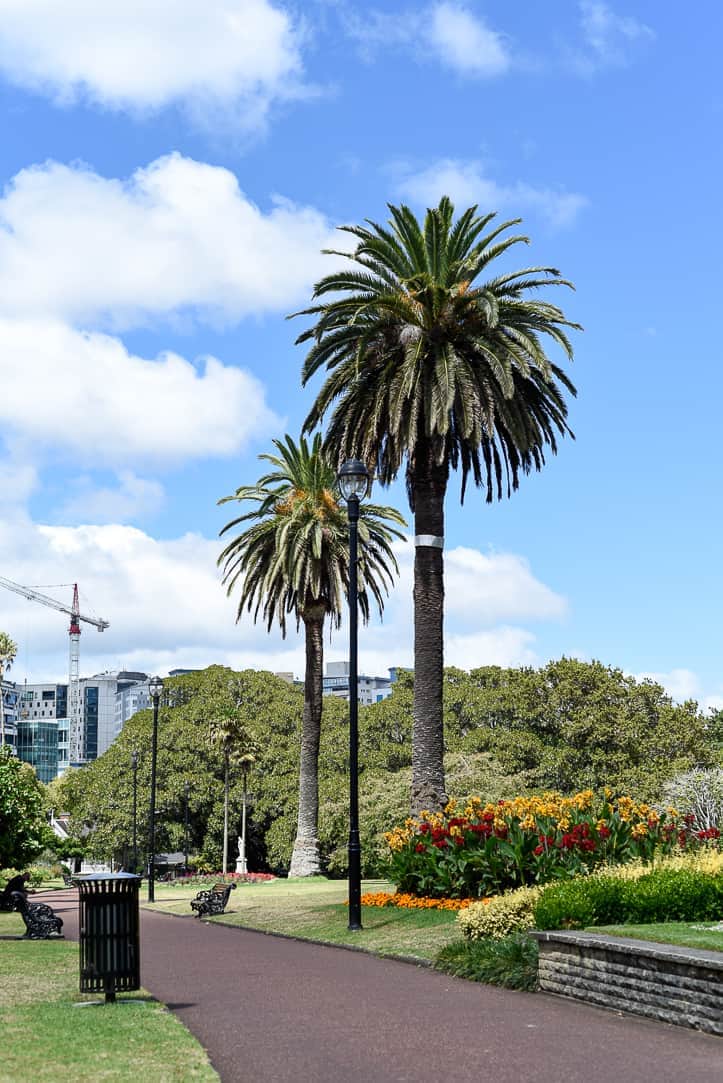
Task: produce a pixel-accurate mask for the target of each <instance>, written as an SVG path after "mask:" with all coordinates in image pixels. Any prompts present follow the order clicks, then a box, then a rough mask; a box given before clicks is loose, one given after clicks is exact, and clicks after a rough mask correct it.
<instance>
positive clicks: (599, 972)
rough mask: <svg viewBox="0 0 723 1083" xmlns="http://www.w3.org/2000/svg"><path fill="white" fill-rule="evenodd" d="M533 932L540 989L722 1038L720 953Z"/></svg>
mask: <svg viewBox="0 0 723 1083" xmlns="http://www.w3.org/2000/svg"><path fill="white" fill-rule="evenodd" d="M532 935H533V936H534V937H535V939H536V940H537V941H538V944H539V947H540V964H539V981H540V989H542V990H543V992H546V993H558V994H560V995H561V996H568V997H574V998H575V999H577V1000H586V1001H588V1002H590V1003H592V1004H598V1005H599V1006H600V1007H604V1008H612V1009H615V1010H617V1011H623V1012H632V1013H634V1014H636V1015H645V1016H648V1017H649V1018H651V1019H659V1020H661V1021H662V1022H665V1023H675V1024H677V1025H678V1026H684V1027H694V1028H696V1029H697V1030H704V1031H706V1032H707V1033H709V1034H720V1035H722V1036H723V953H721V952H715V951H698V950H696V949H694V948H679V947H674V946H673V945H669V944H654V943H652V942H650V941H645V940H628V939H626V938H624V937H616V936H603V935H599V934H596V933H578V932H568V931H558V932H533V933H532Z"/></svg>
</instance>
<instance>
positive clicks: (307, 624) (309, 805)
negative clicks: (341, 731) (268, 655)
mask: <svg viewBox="0 0 723 1083" xmlns="http://www.w3.org/2000/svg"><path fill="white" fill-rule="evenodd" d="M325 615H326V614H325V609H324V607H323V606H321V605H315V606H308V607H307V608H306V609H305V610H304V612H303V614H302V619H303V621H304V631H305V634H306V672H305V674H304V716H303V721H302V726H301V762H300V765H299V818H298V822H297V827H296V840H295V842H294V850H293V853H292V855H291V865H290V866H289V876H316V875H318V873H320V872H321V864H320V861H319V742H320V740H321V701H322V691H323V681H322V673H323V665H324V617H325Z"/></svg>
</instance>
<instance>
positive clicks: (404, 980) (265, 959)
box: [53, 892, 723, 1083]
mask: <svg viewBox="0 0 723 1083" xmlns="http://www.w3.org/2000/svg"><path fill="white" fill-rule="evenodd" d="M53 906H54V908H55V909H56V911H57V912H58V913H60V914H61V915H62V917H63V920H64V922H65V929H64V931H65V933H66V935H67V936H69V937H76V936H77V927H78V925H77V899H76V898H75V893H74V892H67V893H66V892H63V893H62V894H61V893H56V894H55V896H54V899H53ZM141 938H142V939H141V977H142V981H143V985H144V986H145V988H146V989H148V990H149V991H150V992H151V993H153V995H154V996H156V997H158V999H159V1000H162V1001H164V1002H165V1003H166V1004H168V1006H169V1008H171V1009H172V1010H173V1011H174V1012H175V1013H176V1014H177V1015H178V1016H179V1018H180V1019H182V1020H183V1022H184V1023H185V1025H186V1026H187V1027H188V1028H189V1030H191V1031H192V1032H193V1033H194V1034H195V1035H196V1037H197V1038H198V1039H199V1040H200V1041H201V1043H202V1044H203V1045H204V1046H205V1048H206V1049H207V1050H208V1052H209V1055H210V1057H211V1060H212V1061H213V1064H214V1065H215V1067H216V1069H217V1070H218V1072H219V1074H220V1076H221V1079H222V1081H223V1083H291V1081H294V1083H299V1081H304V1083H362V1081H363V1083H401V1081H414V1083H442V1081H444V1080H447V1079H451V1080H454V1081H455V1083H472V1081H474V1083H610V1081H611V1080H613V1081H615V1083H681V1081H683V1083H721V1080H722V1079H723V1041H721V1039H719V1038H715V1037H711V1036H708V1035H703V1034H700V1033H698V1032H696V1031H691V1030H687V1029H684V1028H682V1027H673V1026H668V1025H666V1024H663V1023H654V1022H652V1021H648V1020H644V1019H636V1018H632V1017H629V1016H628V1017H626V1016H620V1015H618V1014H616V1013H614V1012H608V1011H604V1010H602V1009H597V1008H593V1007H589V1006H587V1005H585V1004H581V1003H577V1002H575V1001H567V1000H562V999H559V998H556V997H553V996H548V995H545V994H542V993H536V994H530V993H515V992H510V991H508V990H503V989H497V988H494V987H492V986H487V985H477V984H475V983H472V982H467V981H463V980H461V979H456V978H450V977H447V976H446V975H444V974H439V973H436V972H435V971H430V970H428V969H426V968H422V967H415V966H411V965H409V964H408V963H400V962H395V961H391V960H383V959H377V958H374V957H373V956H369V955H366V954H363V953H361V952H352V951H347V950H344V949H342V948H333V947H324V946H321V945H317V944H310V943H303V942H299V941H294V940H285V939H283V938H279V937H273V936H268V935H266V934H264V933H257V932H251V931H248V930H241V929H236V928H230V927H228V926H223V925H214V924H207V923H203V922H200V921H197V920H194V919H192V918H178V917H172V916H167V915H163V914H158V913H151V912H149V911H147V910H142V911H141Z"/></svg>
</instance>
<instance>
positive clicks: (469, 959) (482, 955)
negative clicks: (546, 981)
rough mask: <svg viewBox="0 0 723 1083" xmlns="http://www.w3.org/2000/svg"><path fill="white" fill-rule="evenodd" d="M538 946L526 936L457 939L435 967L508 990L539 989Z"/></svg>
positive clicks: (518, 934)
mask: <svg viewBox="0 0 723 1083" xmlns="http://www.w3.org/2000/svg"><path fill="white" fill-rule="evenodd" d="M537 957H538V951H537V944H536V943H535V941H534V940H532V939H531V938H530V937H529V936H525V935H524V933H515V934H514V935H513V936H508V937H506V938H505V939H504V940H473V941H471V940H458V941H455V942H454V943H453V944H447V946H446V947H444V948H442V950H441V951H440V952H439V954H438V955H437V957H436V959H435V960H434V966H435V969H437V970H443V971H444V973H445V974H452V975H453V976H454V977H456V978H467V979H469V980H470V981H480V982H485V983H486V984H488V985H502V986H504V988H505V989H522V990H526V991H527V992H533V991H534V990H535V989H536V988H537Z"/></svg>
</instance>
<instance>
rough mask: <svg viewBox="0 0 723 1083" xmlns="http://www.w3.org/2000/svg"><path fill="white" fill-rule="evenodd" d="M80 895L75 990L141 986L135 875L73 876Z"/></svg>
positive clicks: (109, 997) (110, 992)
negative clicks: (78, 983)
mask: <svg viewBox="0 0 723 1083" xmlns="http://www.w3.org/2000/svg"><path fill="white" fill-rule="evenodd" d="M73 879H74V881H75V883H76V884H77V885H78V893H79V897H80V914H79V927H80V991H81V993H105V999H106V1002H110V1001H113V1000H115V995H116V992H126V991H130V990H131V989H140V987H141V959H140V944H139V936H138V889H139V887H140V883H141V878H140V876H134V875H133V874H132V873H129V872H117V873H97V874H90V875H88V876H76V877H73Z"/></svg>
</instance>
